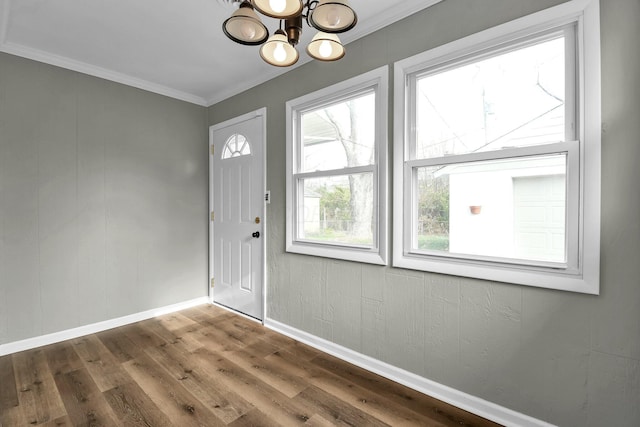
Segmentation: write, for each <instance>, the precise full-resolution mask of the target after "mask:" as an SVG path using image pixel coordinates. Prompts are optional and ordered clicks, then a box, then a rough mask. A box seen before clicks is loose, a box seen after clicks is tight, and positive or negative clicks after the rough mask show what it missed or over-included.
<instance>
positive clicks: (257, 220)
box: [256, 216, 260, 224]
mask: <svg viewBox="0 0 640 427" xmlns="http://www.w3.org/2000/svg"><path fill="white" fill-rule="evenodd" d="M256 224H260V217H259V216H257V217H256Z"/></svg>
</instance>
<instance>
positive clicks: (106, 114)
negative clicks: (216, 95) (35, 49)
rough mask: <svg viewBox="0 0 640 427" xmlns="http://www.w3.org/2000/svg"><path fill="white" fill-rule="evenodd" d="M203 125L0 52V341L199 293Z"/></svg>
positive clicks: (193, 114) (203, 281) (167, 102)
mask: <svg viewBox="0 0 640 427" xmlns="http://www.w3.org/2000/svg"><path fill="white" fill-rule="evenodd" d="M206 120H207V119H206V109H205V108H203V107H199V106H195V105H191V104H188V103H185V102H181V101H176V100H173V99H169V98H166V97H163V96H159V95H155V94H151V93H148V92H144V91H141V90H138V89H133V88H131V87H127V86H123V85H120V84H116V83H112V82H108V81H105V80H101V79H97V78H93V77H89V76H86V75H83V74H79V73H75V72H71V71H68V70H64V69H61V68H56V67H52V66H49V65H44V64H41V63H37V62H33V61H29V60H25V59H22V58H18V57H15V56H11V55H7V54H0V344H3V343H8V342H13V341H17V340H21V339H25V338H29V337H34V336H38V335H42V334H47V333H51V332H56V331H61V330H65V329H69V328H73V327H77V326H81V325H87V324H90V323H94V322H98V321H102V320H107V319H112V318H115V317H119V316H124V315H127V314H132V313H136V312H140V311H143V310H148V309H151V308H156V307H161V306H165V305H168V304H172V303H178V302H182V301H186V300H189V299H192V298H197V297H201V296H205V295H206V294H207V276H208V273H207V226H208V223H207V210H208V208H207V176H208V175H207V168H208V163H207V126H206Z"/></svg>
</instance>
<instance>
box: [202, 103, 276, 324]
mask: <svg viewBox="0 0 640 427" xmlns="http://www.w3.org/2000/svg"><path fill="white" fill-rule="evenodd" d="M256 117H262V177H261V179H262V185H261V188H262V194H263V199H262V208H261V218H262V230H263V233H262V236H261V237H262V238H261V239H260V240H261V244H262V260H261V263H262V278H261V280H262V320H261V321H260V323H262V324H264V319H266V318H267V206H266V205H267V202H266V201H265V198H264V197H265V196H266V194H267V108H266V107H262V108H259V109H257V110H254V111H251V112H249V113H246V114H242V115H240V116H238V117H234V118H232V119H228V120H225V121H223V122H220V123H216V124H214V125H211V126H209V143H208V144H207V145H208V147H207V149H208V151H209V181H208V182H207V185H208V186H209V212H208V214H207V218H208V223H209V248H208V249H209V280H208V281H207V282H208V283H207V289H208V297H209V302H210V303H211V304H213V305H216V306H218V307H222V308H224V309H227V310H229V308H227V307H223V306H221V305H218V304H216V303H215V302H214V301H213V293H214V291H215V286H214V287H212V286H211V283H212V279H213V278H214V273H215V272H214V271H213V265H214V264H213V255H214V253H213V248H214V245H213V239H214V236H213V221H212V220H211V212H213V185H211V183H212V182H213V156H214V155H217V154H219V150H221V149H222V147H218V148H216V151H215V153H214V154H212V147H213V133H214V132H215V131H217V130H219V129H223V128H226V127H229V126H233V125H236V124H238V123H241V122H244V121H247V120H251V119H255V118H256ZM233 312H234V313H236V314H238V315H241V316H243V317H246V318H247V319H250V320H253V321H256V322H257V321H258V319H256V318H254V317H251V316H247V315H245V314H243V313H240V312H239V311H235V310H234V311H233Z"/></svg>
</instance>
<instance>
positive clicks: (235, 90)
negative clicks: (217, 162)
mask: <svg viewBox="0 0 640 427" xmlns="http://www.w3.org/2000/svg"><path fill="white" fill-rule="evenodd" d="M441 1H443V0H406V1H404V2H402V3H400V4H399V5H397V6H394V7H392V8H390V10H388V11H385V13H380V14H378V15H376V16H375V17H373V18H367V20H366V21H358V25H357V26H356V27H355V28H354V29H352V30H350V31H348V32H346V33H343V34H340V38H342V39H343V40H344V44H345V45H347V44H349V43H351V42H354V41H356V40H358V39H361V38H362V37H365V36H368V35H369V34H371V33H374V32H376V31H378V30H380V29H382V28H384V27H386V26H388V25H391V24H392V23H394V22H396V21H399V20H401V19H404V18H406V17H407V16H409V15H412V14H414V13H417V12H419V11H421V10H423V9H426V8H428V7H431V6H433V5H434V4H437V3H440V2H441ZM387 12H388V13H387ZM311 61H312V59H311V58H309V57H305V58H302V57H301V58H300V60H299V61H298V63H297V64H296V65H295V66H293V67H289V68H288V69H287V71H289V70H293V69H295V68H298V67H300V66H302V65H304V64H306V63H308V62H311ZM282 74H284V73H283V72H282V70H274V72H271V73H264V74H261V75H260V76H258V77H256V78H255V79H253V80H250V81H246V82H242V83H241V84H238V85H235V86H233V87H231V88H229V89H228V90H225V91H224V92H219V93H217V94H215V95H212V96H211V97H209V98H207V106H208V107H210V106H212V105H214V104H217V103H218V102H221V101H224V100H225V99H228V98H231V97H232V96H235V95H238V94H239V93H242V92H244V91H245V90H249V89H251V88H253V87H256V86H258V85H260V84H262V83H265V82H267V81H269V80H271V79H273V78H275V77H278V76H280V75H282Z"/></svg>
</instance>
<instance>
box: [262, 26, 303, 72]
mask: <svg viewBox="0 0 640 427" xmlns="http://www.w3.org/2000/svg"><path fill="white" fill-rule="evenodd" d="M260 56H261V57H262V59H264V60H265V62H267V63H268V64H271V65H275V66H276V67H289V66H290V65H293V64H295V63H296V61H298V58H299V56H300V55H299V53H298V51H297V50H296V48H295V47H293V46H292V45H291V44H289V40H288V39H287V35H286V34H285V32H284V31H283V30H276V32H275V33H274V34H273V35H272V36H271V37H269V40H267V42H266V43H265V44H263V45H262V47H261V48H260Z"/></svg>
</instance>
